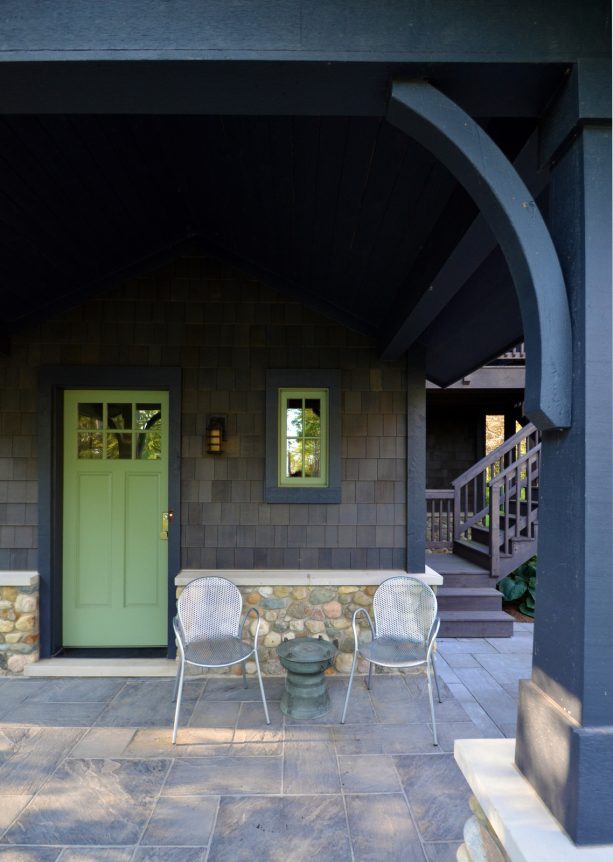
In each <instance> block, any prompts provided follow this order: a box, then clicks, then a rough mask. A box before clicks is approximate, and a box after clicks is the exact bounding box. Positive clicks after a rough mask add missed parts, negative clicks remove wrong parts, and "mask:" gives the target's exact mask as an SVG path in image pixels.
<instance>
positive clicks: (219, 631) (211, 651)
mask: <svg viewBox="0 0 613 862" xmlns="http://www.w3.org/2000/svg"><path fill="white" fill-rule="evenodd" d="M242 604H243V600H242V597H241V594H240V590H239V589H238V587H237V586H236V585H235V584H233V583H232V582H231V581H228V580H227V579H226V578H219V577H207V578H197V579H196V580H194V581H191V582H190V583H189V584H188V585H187V586H186V587H185V589H184V590H183V592H182V593H181V595H180V596H179V601H178V602H177V615H176V617H175V618H174V620H173V628H174V630H175V634H176V636H177V643H178V645H179V667H178V669H177V681H176V684H175V693H174V697H173V700H176V701H177V706H176V709H175V723H174V727H173V732H172V742H173V745H174V744H175V743H176V741H177V727H178V724H179V712H180V710H181V697H182V695H183V677H184V673H185V665H186V664H193V665H196V666H198V667H207V668H216V667H229V666H230V665H233V664H239V663H242V665H243V685H244V687H245V688H247V672H246V669H245V662H246V661H247V659H248V658H250V657H251V656H253V657H254V659H255V666H256V669H257V674H258V681H259V683H260V693H261V695H262V703H263V704H264V713H265V715H266V724H270V718H269V716H268V706H267V704H266V695H265V694H264V685H263V683H262V674H261V672H260V662H259V660H258V634H259V631H260V615H259V613H258V611H257V609H256V608H250V609H249V610H248V611H247V613H246V614H245V616H244V617H243V620H242V623H241V610H242ZM250 613H254V614H255V616H256V619H257V625H256V630H255V637H254V639H253V640H254V642H253V645H251V644H249V643H246V642H245V641H244V640H243V632H244V628H245V624H246V623H247V617H248V616H249V614H250Z"/></svg>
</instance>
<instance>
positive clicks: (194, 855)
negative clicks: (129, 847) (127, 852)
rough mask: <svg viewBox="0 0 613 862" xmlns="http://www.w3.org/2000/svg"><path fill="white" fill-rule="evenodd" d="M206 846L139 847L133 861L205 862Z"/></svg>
mask: <svg viewBox="0 0 613 862" xmlns="http://www.w3.org/2000/svg"><path fill="white" fill-rule="evenodd" d="M205 854H206V847H143V846H140V847H137V848H136V851H135V853H134V856H133V857H132V860H131V862H203V860H204V857H205Z"/></svg>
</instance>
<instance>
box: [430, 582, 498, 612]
mask: <svg viewBox="0 0 613 862" xmlns="http://www.w3.org/2000/svg"><path fill="white" fill-rule="evenodd" d="M436 598H437V600H438V606H439V609H440V610H441V611H443V610H445V611H499V610H500V609H501V604H502V594H501V593H500V592H499V591H498V590H496V589H494V588H493V587H492V586H489V587H451V586H443V587H439V588H438V590H437V592H436Z"/></svg>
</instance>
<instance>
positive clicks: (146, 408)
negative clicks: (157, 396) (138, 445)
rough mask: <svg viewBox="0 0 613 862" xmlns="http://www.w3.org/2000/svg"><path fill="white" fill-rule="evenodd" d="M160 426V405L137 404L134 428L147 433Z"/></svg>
mask: <svg viewBox="0 0 613 862" xmlns="http://www.w3.org/2000/svg"><path fill="white" fill-rule="evenodd" d="M161 424H162V407H161V405H160V404H137V405H136V427H137V428H138V430H139V431H149V430H150V429H152V428H159V427H160V425H161Z"/></svg>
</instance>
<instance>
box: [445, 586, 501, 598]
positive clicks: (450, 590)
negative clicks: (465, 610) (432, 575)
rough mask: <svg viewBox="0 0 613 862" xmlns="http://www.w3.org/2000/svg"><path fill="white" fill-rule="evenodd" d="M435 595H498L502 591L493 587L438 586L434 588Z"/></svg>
mask: <svg viewBox="0 0 613 862" xmlns="http://www.w3.org/2000/svg"><path fill="white" fill-rule="evenodd" d="M436 594H437V596H461V597H462V598H464V597H465V596H469V597H473V596H474V597H478V596H500V597H501V598H502V593H501V592H500V590H497V589H495V587H444V586H443V587H438V588H437V590H436Z"/></svg>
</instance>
